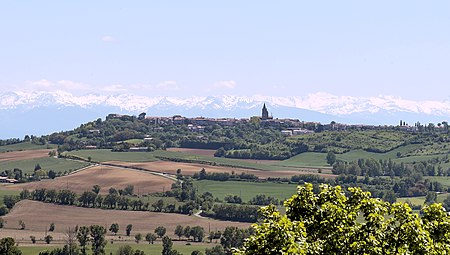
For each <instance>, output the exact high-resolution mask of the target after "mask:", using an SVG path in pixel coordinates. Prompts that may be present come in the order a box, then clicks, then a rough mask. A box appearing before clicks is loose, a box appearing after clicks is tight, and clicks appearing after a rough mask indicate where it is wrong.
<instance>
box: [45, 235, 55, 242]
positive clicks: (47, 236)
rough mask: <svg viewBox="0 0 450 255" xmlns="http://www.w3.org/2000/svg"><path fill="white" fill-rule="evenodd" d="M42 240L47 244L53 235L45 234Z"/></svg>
mask: <svg viewBox="0 0 450 255" xmlns="http://www.w3.org/2000/svg"><path fill="white" fill-rule="evenodd" d="M44 240H45V242H46V243H47V244H50V242H51V241H53V236H51V235H46V236H45V237H44Z"/></svg>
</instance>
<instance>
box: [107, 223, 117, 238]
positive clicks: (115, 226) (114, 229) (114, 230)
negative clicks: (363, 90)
mask: <svg viewBox="0 0 450 255" xmlns="http://www.w3.org/2000/svg"><path fill="white" fill-rule="evenodd" d="M109 231H111V232H113V233H114V235H117V232H119V224H117V223H113V224H111V227H109Z"/></svg>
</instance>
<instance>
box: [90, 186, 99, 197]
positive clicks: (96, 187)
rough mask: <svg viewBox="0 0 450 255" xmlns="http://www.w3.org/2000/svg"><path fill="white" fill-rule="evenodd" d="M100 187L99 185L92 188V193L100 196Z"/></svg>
mask: <svg viewBox="0 0 450 255" xmlns="http://www.w3.org/2000/svg"><path fill="white" fill-rule="evenodd" d="M100 189H101V188H100V186H99V185H94V186H92V192H94V193H95V194H97V195H98V193H100Z"/></svg>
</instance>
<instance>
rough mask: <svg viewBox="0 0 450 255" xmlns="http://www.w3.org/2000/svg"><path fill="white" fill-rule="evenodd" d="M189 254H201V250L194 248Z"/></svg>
mask: <svg viewBox="0 0 450 255" xmlns="http://www.w3.org/2000/svg"><path fill="white" fill-rule="evenodd" d="M191 255H203V252H201V251H199V250H195V251H192V252H191Z"/></svg>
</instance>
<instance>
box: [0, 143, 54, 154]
mask: <svg viewBox="0 0 450 255" xmlns="http://www.w3.org/2000/svg"><path fill="white" fill-rule="evenodd" d="M56 148H57V146H56V145H54V144H47V145H36V144H34V143H29V142H23V143H16V144H11V145H4V146H0V153H2V152H8V151H25V150H40V149H56Z"/></svg>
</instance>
